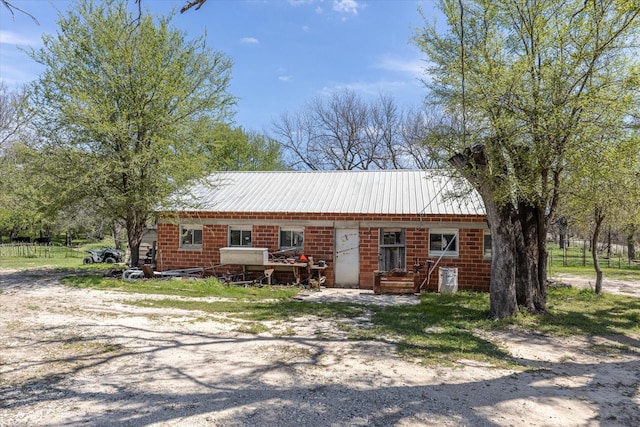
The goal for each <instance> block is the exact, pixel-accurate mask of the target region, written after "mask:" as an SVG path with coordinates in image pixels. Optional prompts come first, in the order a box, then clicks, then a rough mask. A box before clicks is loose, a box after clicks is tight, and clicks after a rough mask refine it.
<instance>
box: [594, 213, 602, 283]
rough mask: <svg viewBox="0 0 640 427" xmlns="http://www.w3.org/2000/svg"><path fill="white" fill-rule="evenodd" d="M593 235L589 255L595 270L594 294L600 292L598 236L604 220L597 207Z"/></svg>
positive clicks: (600, 272) (600, 274) (600, 276)
mask: <svg viewBox="0 0 640 427" xmlns="http://www.w3.org/2000/svg"><path fill="white" fill-rule="evenodd" d="M593 219H594V222H595V225H594V227H593V235H592V236H591V257H592V258H593V268H594V269H595V270H596V294H601V293H602V269H601V268H600V260H599V259H598V239H599V238H600V226H601V225H602V221H603V220H604V215H603V214H602V212H601V210H600V209H599V208H596V210H595V212H594V218H593Z"/></svg>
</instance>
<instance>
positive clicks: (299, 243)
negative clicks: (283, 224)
mask: <svg viewBox="0 0 640 427" xmlns="http://www.w3.org/2000/svg"><path fill="white" fill-rule="evenodd" d="M303 246H304V231H303V230H302V229H300V228H298V229H293V228H281V229H280V248H302V247H303Z"/></svg>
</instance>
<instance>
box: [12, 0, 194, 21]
mask: <svg viewBox="0 0 640 427" xmlns="http://www.w3.org/2000/svg"><path fill="white" fill-rule="evenodd" d="M0 1H1V2H2V4H3V5H4V7H5V8H7V10H8V11H9V13H11V16H13V17H15V16H16V12H19V13H24V14H25V15H27V16H28V17H29V18H31V19H33V22H35V23H36V24H38V25H40V23H39V22H38V20H37V19H36V17H35V16H33V15H32V14H30V13H29V12H27V11H26V10H23V9H21V8H19V7H18V6H16V5H14V4H13V3H12V2H10V1H9V0H0ZM205 1H206V0H205Z"/></svg>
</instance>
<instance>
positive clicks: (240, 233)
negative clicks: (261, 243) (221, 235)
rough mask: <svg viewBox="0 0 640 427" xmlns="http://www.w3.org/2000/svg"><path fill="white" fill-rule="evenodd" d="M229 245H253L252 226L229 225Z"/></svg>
mask: <svg viewBox="0 0 640 427" xmlns="http://www.w3.org/2000/svg"><path fill="white" fill-rule="evenodd" d="M229 246H251V226H244V227H243V226H231V227H229Z"/></svg>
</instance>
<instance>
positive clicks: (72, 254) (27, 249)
mask: <svg viewBox="0 0 640 427" xmlns="http://www.w3.org/2000/svg"><path fill="white" fill-rule="evenodd" d="M0 257H25V258H82V257H83V254H82V253H80V252H78V251H77V250H75V249H74V248H70V247H68V246H63V245H39V244H37V243H3V244H0Z"/></svg>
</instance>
